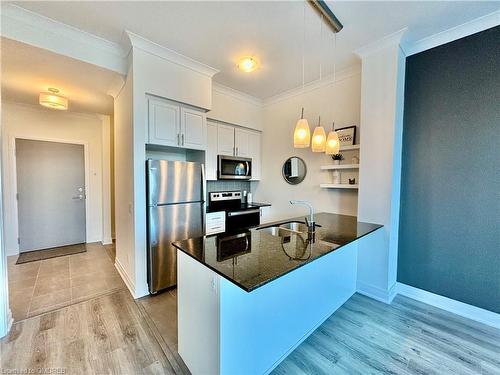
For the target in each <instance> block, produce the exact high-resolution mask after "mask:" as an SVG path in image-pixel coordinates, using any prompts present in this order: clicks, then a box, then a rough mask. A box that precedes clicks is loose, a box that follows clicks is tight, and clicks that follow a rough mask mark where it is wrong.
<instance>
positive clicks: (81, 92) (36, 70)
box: [1, 38, 119, 114]
mask: <svg viewBox="0 0 500 375" xmlns="http://www.w3.org/2000/svg"><path fill="white" fill-rule="evenodd" d="M1 42H2V58H1V60H2V99H7V100H11V101H15V102H20V103H27V104H38V94H39V93H40V92H42V91H47V88H48V87H55V88H58V89H59V90H60V93H59V94H60V95H62V96H65V97H67V98H68V99H69V106H68V109H69V110H70V111H73V112H86V113H101V114H112V113H113V97H112V96H110V95H108V94H107V92H108V90H109V89H110V88H111V87H112V84H113V82H114V80H116V79H118V78H119V74H118V73H114V72H112V71H110V70H106V69H103V68H100V67H98V66H95V65H92V64H88V63H85V62H83V61H80V60H75V59H72V58H69V57H66V56H62V55H59V54H56V53H53V52H50V51H48V50H45V49H41V48H36V47H33V46H30V45H28V44H24V43H20V42H17V41H14V40H11V39H7V38H1ZM48 110H49V109H48Z"/></svg>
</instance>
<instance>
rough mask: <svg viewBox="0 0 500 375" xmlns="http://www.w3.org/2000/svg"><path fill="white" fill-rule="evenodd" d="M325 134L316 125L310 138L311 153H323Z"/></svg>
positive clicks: (319, 126)
mask: <svg viewBox="0 0 500 375" xmlns="http://www.w3.org/2000/svg"><path fill="white" fill-rule="evenodd" d="M325 144H326V134H325V129H324V128H323V127H322V126H321V125H318V126H316V128H315V129H314V133H313V136H312V146H311V148H312V152H325Z"/></svg>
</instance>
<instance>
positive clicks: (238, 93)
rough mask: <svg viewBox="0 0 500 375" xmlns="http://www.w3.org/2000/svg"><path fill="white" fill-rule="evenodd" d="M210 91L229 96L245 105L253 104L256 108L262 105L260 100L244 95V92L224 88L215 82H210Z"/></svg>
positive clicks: (262, 102)
mask: <svg viewBox="0 0 500 375" xmlns="http://www.w3.org/2000/svg"><path fill="white" fill-rule="evenodd" d="M212 90H213V91H216V92H218V93H220V94H224V95H227V96H231V97H233V98H235V99H238V100H241V101H243V102H247V103H250V104H253V105H256V106H262V105H264V101H263V100H262V99H260V98H257V97H255V96H252V95H249V94H246V93H244V92H241V91H238V90H235V89H233V88H231V87H227V86H224V85H222V84H220V83H217V82H214V81H213V82H212Z"/></svg>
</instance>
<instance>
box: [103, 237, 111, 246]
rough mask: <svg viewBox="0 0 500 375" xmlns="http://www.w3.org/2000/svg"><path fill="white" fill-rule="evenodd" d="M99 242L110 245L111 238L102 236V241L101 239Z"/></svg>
mask: <svg viewBox="0 0 500 375" xmlns="http://www.w3.org/2000/svg"><path fill="white" fill-rule="evenodd" d="M101 243H102V244H103V245H112V244H113V239H111V237H110V238H103V239H102V241H101Z"/></svg>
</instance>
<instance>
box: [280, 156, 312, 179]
mask: <svg viewBox="0 0 500 375" xmlns="http://www.w3.org/2000/svg"><path fill="white" fill-rule="evenodd" d="M281 174H282V175H283V178H284V179H285V181H286V182H288V183H289V184H290V185H297V184H300V183H301V182H302V181H304V178H306V174H307V167H306V162H305V161H304V160H302V159H301V158H299V157H297V156H292V157H291V158H288V159H286V160H285V162H284V163H283V167H282V168H281Z"/></svg>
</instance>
